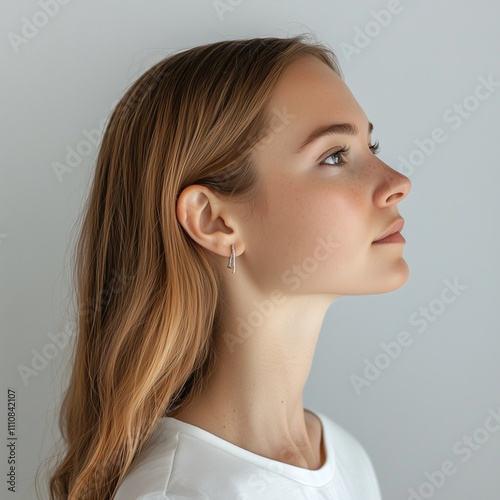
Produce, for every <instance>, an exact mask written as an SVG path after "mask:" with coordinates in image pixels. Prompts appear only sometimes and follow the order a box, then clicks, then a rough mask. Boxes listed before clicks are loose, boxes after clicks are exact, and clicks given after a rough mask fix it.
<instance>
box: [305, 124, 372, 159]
mask: <svg viewBox="0 0 500 500" xmlns="http://www.w3.org/2000/svg"><path fill="white" fill-rule="evenodd" d="M372 131H373V123H372V122H368V134H371V133H372ZM358 133H359V130H358V127H357V126H356V124H355V123H332V124H330V125H322V126H321V127H318V128H315V129H314V130H313V131H312V132H311V133H310V134H309V135H308V136H307V139H306V140H305V141H304V142H303V143H302V144H301V146H299V148H298V149H297V150H296V151H295V153H299V152H300V151H302V150H303V149H304V148H305V147H306V146H307V145H308V144H310V143H312V142H314V141H316V140H318V139H319V138H320V137H324V136H326V135H336V134H348V135H357V134H358Z"/></svg>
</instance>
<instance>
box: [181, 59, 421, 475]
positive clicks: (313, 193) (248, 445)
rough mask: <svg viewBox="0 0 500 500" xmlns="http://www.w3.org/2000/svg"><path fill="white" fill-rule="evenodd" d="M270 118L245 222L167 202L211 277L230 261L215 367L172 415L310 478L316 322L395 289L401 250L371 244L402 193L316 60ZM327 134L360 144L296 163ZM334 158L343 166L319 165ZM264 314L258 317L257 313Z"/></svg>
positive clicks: (204, 199)
mask: <svg viewBox="0 0 500 500" xmlns="http://www.w3.org/2000/svg"><path fill="white" fill-rule="evenodd" d="M271 109H272V110H275V111H276V110H279V112H281V113H282V114H283V113H285V114H286V116H288V117H289V118H288V119H286V120H285V121H284V122H283V123H282V124H283V126H276V127H274V128H273V129H272V130H271V131H270V133H269V134H268V136H267V137H266V138H265V139H264V140H263V141H261V143H260V144H259V145H258V147H256V148H255V150H254V161H255V165H256V168H257V169H258V172H259V175H260V176H261V178H262V179H263V184H262V189H261V191H260V193H259V205H258V207H257V208H256V209H255V210H254V211H253V212H252V211H250V210H249V209H248V206H247V205H246V204H241V203H235V202H230V201H227V200H222V199H219V198H217V197H216V196H215V195H214V194H213V193H212V192H211V191H210V190H209V189H207V188H205V187H204V186H199V185H191V186H188V187H187V188H186V189H185V190H184V191H183V192H182V193H181V195H180V197H179V200H178V204H177V217H178V220H179V222H180V223H181V224H182V225H183V227H184V228H185V229H186V231H187V232H188V234H189V235H190V236H191V237H192V238H193V239H194V240H195V241H196V242H197V243H198V244H200V245H202V246H203V247H205V248H206V249H208V250H210V251H211V252H213V253H214V254H215V255H216V256H217V259H218V260H219V261H220V265H221V267H222V268H226V265H227V261H228V257H229V255H230V247H231V244H233V245H234V246H235V249H236V256H237V257H236V273H235V274H233V273H232V272H231V270H230V269H227V270H225V271H224V272H223V276H224V284H225V292H226V293H227V296H228V302H227V303H226V307H225V312H224V317H223V318H224V320H223V327H222V328H221V329H220V331H217V332H216V335H215V342H216V349H217V354H218V360H219V361H218V365H217V368H216V370H215V372H214V374H213V375H212V376H211V377H210V378H209V379H208V380H207V385H206V388H205V390H204V391H203V393H202V395H201V396H200V397H199V398H198V399H197V400H195V401H194V403H193V404H192V405H191V406H188V407H186V408H184V409H181V410H180V411H179V412H178V413H177V414H176V415H174V416H175V418H178V419H179V420H183V421H185V422H188V423H191V424H193V425H197V426H198V427H201V428H203V429H205V430H207V431H209V432H212V433H213V434H215V435H217V436H219V437H221V438H223V439H225V440H227V441H229V442H231V443H233V444H236V445H237V446H240V447H242V448H245V449H247V450H249V451H251V452H254V453H256V454H259V455H262V456H265V457H268V458H271V459H274V460H278V461H280V462H285V463H289V464H292V465H295V466H298V467H303V468H308V469H318V468H320V467H321V466H322V465H323V463H324V461H325V454H324V445H323V442H322V430H321V424H320V422H319V421H318V420H317V419H316V417H315V416H313V415H312V414H311V413H308V412H307V411H305V410H304V407H303V399H302V392H303V388H304V386H305V383H306V380H307V377H308V375H309V371H310V367H311V362H312V359H313V355H314V350H315V347H316V343H317V338H318V335H319V332H320V329H321V325H322V322H323V318H324V315H325V313H326V311H327V309H328V307H329V306H330V305H331V303H332V302H334V301H335V300H336V299H337V298H339V297H341V296H343V295H365V294H374V293H385V292H389V291H392V290H395V289H397V288H399V287H401V286H402V285H403V284H404V283H405V282H406V280H407V279H408V275H409V271H408V266H407V263H406V261H405V260H404V259H403V257H402V253H403V249H404V244H402V243H395V244H375V245H372V242H373V241H374V240H376V239H378V238H380V236H381V234H382V233H383V232H384V231H386V230H387V229H388V228H389V226H390V225H391V224H392V223H393V222H394V221H396V220H397V219H398V218H399V217H400V215H399V211H398V203H399V202H400V201H401V200H402V199H403V198H405V196H406V195H407V194H408V192H409V190H410V188H411V183H410V180H409V179H408V178H407V177H405V176H404V175H402V174H400V173H398V172H397V171H396V170H393V169H392V168H390V167H389V166H388V165H387V164H385V163H384V162H383V161H381V160H380V159H379V158H378V157H377V156H376V155H374V153H373V152H372V151H371V150H370V149H369V145H370V144H371V136H370V135H369V134H368V118H367V116H366V115H365V114H364V112H363V110H362V109H361V107H360V105H359V104H358V103H357V101H356V100H355V98H354V97H353V95H352V93H351V92H350V90H349V88H348V87H347V86H346V84H345V83H344V82H343V81H342V80H341V79H340V77H339V76H337V75H336V74H335V73H334V72H333V71H332V70H331V69H330V68H329V67H328V66H326V65H325V64H324V63H322V62H321V61H319V60H317V59H316V58H314V57H310V56H307V57H303V58H301V59H300V60H298V61H296V62H295V63H293V64H292V65H291V66H289V67H288V68H287V69H286V71H285V72H284V73H283V75H282V78H281V80H280V83H279V85H278V87H277V89H276V93H275V95H274V97H273V101H272V103H271ZM340 122H352V123H355V124H356V125H357V127H358V130H359V133H358V134H357V135H354V136H352V135H346V134H342V135H330V136H327V137H323V138H321V139H319V140H317V141H315V142H313V143H312V144H310V145H309V146H307V147H306V148H305V149H304V150H303V151H301V152H300V153H296V150H297V149H298V147H299V146H300V145H301V144H302V143H303V141H304V140H305V138H306V137H307V136H308V134H309V133H310V132H311V131H312V130H313V129H315V128H316V127H318V126H321V125H326V124H329V123H340ZM344 145H346V146H348V147H350V152H349V153H348V155H347V157H346V158H342V157H335V156H333V157H329V158H327V157H328V155H329V154H332V153H335V152H336V150H338V149H340V148H341V147H342V146H344ZM323 160H324V161H325V162H327V163H328V164H327V165H320V162H321V161H323ZM339 161H340V162H342V161H345V162H346V164H345V165H344V166H336V163H338V162H339ZM321 241H324V242H327V247H328V251H327V250H325V249H324V245H323V246H321V243H320V242H321ZM318 247H319V248H320V250H318ZM292 276H293V278H292ZM278 292H279V293H278ZM273 293H274V295H273ZM273 297H274V298H275V300H272V298H273ZM278 297H279V300H278ZM265 301H267V302H266V304H267V305H268V306H269V308H268V310H267V312H266V313H265V314H264V313H263V312H262V310H261V309H259V307H258V305H257V304H262V303H263V302H265ZM258 319H260V320H258ZM243 321H248V322H250V323H251V324H252V325H253V326H251V327H250V330H245V331H243V330H242V329H241V323H242V322H243Z"/></svg>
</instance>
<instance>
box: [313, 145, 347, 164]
mask: <svg viewBox="0 0 500 500" xmlns="http://www.w3.org/2000/svg"><path fill="white" fill-rule="evenodd" d="M349 149H350V148H348V147H347V146H342V147H341V148H340V149H337V151H334V152H333V153H330V154H329V155H328V156H327V157H326V158H325V159H324V160H323V161H321V162H320V165H327V166H329V167H339V166H342V165H345V161H344V160H345V158H346V157H347V154H348V153H349ZM329 158H333V159H334V160H335V161H334V163H330V162H327V161H325V160H328V159H329ZM341 158H343V160H341Z"/></svg>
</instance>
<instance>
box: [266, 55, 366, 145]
mask: <svg viewBox="0 0 500 500" xmlns="http://www.w3.org/2000/svg"><path fill="white" fill-rule="evenodd" d="M269 109H270V113H271V116H272V117H273V120H275V121H276V117H281V119H282V120H283V124H284V125H285V126H284V127H282V130H283V132H285V133H283V134H281V133H280V134H278V135H279V136H281V137H280V139H281V141H280V142H286V143H290V145H291V146H292V145H295V146H298V143H299V142H300V141H301V139H302V140H303V139H304V137H305V136H306V135H307V134H308V133H309V132H310V131H311V130H312V129H314V128H316V127H318V126H320V125H325V124H328V123H334V122H354V123H356V124H357V125H358V128H359V130H360V132H361V133H364V131H365V130H366V127H367V123H368V119H367V117H366V115H365V113H364V112H363V110H362V109H361V107H360V105H359V104H358V102H357V101H356V99H355V98H354V96H353V95H352V93H351V91H350V90H349V87H347V85H346V84H345V83H344V82H343V80H342V79H341V78H340V77H339V76H338V75H337V74H336V73H335V72H334V71H333V70H332V69H331V68H330V67H329V66H327V65H326V64H325V63H324V62H322V61H320V60H319V59H317V58H316V57H314V56H305V57H301V58H300V59H298V60H297V61H295V62H294V63H292V64H291V65H290V66H288V67H287V68H286V69H285V70H284V72H283V74H282V75H281V78H280V81H279V82H278V85H277V86H276V89H275V92H274V95H273V98H272V99H271V102H270V106H269ZM276 139H277V137H276ZM273 142H275V141H274V140H273Z"/></svg>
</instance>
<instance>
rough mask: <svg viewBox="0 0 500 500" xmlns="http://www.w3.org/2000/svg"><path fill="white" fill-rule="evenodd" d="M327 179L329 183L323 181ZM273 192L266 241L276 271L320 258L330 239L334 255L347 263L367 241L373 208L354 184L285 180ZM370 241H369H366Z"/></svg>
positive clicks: (263, 241)
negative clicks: (319, 250)
mask: <svg viewBox="0 0 500 500" xmlns="http://www.w3.org/2000/svg"><path fill="white" fill-rule="evenodd" d="M323 184H324V183H323ZM275 192H276V195H275V196H270V197H268V200H267V203H268V209H269V211H268V218H267V219H264V224H263V226H262V233H261V241H262V244H263V245H265V253H267V254H268V255H269V253H271V254H272V255H273V256H274V257H273V258H272V259H270V265H271V261H272V262H273V264H272V265H274V266H276V267H275V268H276V270H278V269H279V270H280V271H282V270H283V269H284V268H285V269H289V268H291V267H292V266H294V265H301V264H302V262H304V261H305V260H307V259H311V258H314V255H315V251H316V249H317V248H318V245H320V244H323V245H324V242H327V245H328V247H329V249H330V251H331V252H332V254H331V255H330V256H331V257H332V258H335V261H336V262H337V263H338V264H339V265H341V263H342V262H346V260H349V259H351V260H352V258H353V257H354V256H355V255H356V254H357V253H359V251H360V250H361V249H363V243H366V241H365V240H366V238H367V225H368V217H367V215H368V213H367V203H366V199H365V197H363V196H362V194H361V193H360V191H359V189H355V188H354V187H348V186H342V185H339V186H332V185H331V184H330V185H329V186H326V185H319V186H318V185H317V184H314V185H311V186H310V187H308V186H307V185H304V184H302V185H294V186H292V185H281V186H280V189H279V190H276V191H275ZM365 246H366V245H365Z"/></svg>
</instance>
